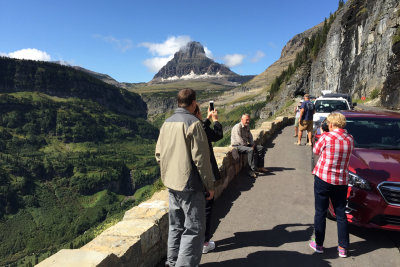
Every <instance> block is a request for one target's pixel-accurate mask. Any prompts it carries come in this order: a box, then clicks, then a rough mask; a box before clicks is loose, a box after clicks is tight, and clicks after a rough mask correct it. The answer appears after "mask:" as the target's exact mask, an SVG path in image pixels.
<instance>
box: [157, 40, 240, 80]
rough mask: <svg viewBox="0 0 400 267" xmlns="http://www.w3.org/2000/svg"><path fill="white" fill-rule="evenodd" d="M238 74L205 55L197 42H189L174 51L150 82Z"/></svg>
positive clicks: (234, 75)
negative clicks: (170, 58)
mask: <svg viewBox="0 0 400 267" xmlns="http://www.w3.org/2000/svg"><path fill="white" fill-rule="evenodd" d="M227 76H228V77H229V76H233V77H236V76H239V75H238V74H236V73H234V72H232V71H231V70H230V69H229V68H228V67H226V66H224V65H221V64H218V63H216V62H214V61H213V60H212V59H210V58H208V57H207V56H206V53H205V51H204V47H203V46H202V45H201V44H200V43H199V42H190V43H188V44H187V45H186V46H185V47H183V48H181V49H180V50H179V51H178V52H176V53H175V55H174V58H173V59H172V60H170V61H169V62H168V63H167V65H165V66H164V67H162V68H161V70H160V71H159V72H158V73H157V74H156V75H155V76H154V78H153V80H152V81H151V82H152V83H157V82H167V81H174V80H180V79H197V78H205V79H207V78H223V77H227Z"/></svg>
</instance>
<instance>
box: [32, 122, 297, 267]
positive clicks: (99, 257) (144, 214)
mask: <svg viewBox="0 0 400 267" xmlns="http://www.w3.org/2000/svg"><path fill="white" fill-rule="evenodd" d="M293 122H294V117H289V118H288V117H279V118H277V119H275V120H274V121H273V122H264V123H263V124H262V125H261V127H260V128H258V129H254V130H251V132H252V134H253V138H254V141H255V142H256V144H265V143H266V142H267V141H268V140H269V139H271V137H272V136H273V135H274V134H276V132H277V131H279V130H280V129H282V128H284V127H285V126H287V125H291V124H293ZM267 153H268V152H267ZM214 154H215V158H216V159H217V163H218V166H219V169H220V172H221V176H222V179H221V180H220V181H218V182H217V184H216V188H215V198H218V197H219V196H220V195H221V194H222V192H223V191H224V190H225V188H226V187H227V186H228V184H229V183H230V181H232V179H234V178H235V177H236V176H237V175H238V173H239V172H240V171H241V170H242V169H243V168H244V167H246V166H247V157H246V155H243V154H242V155H240V154H239V153H238V151H237V149H235V148H233V147H215V148H214ZM167 236H168V192H167V190H163V191H160V192H157V193H156V194H154V195H153V197H152V198H151V199H150V200H148V201H146V202H143V203H141V204H140V205H139V206H136V207H133V208H132V209H130V210H128V211H127V212H126V213H125V216H124V218H123V219H122V221H120V222H119V223H117V224H115V225H114V226H111V227H110V228H108V229H107V230H105V231H104V232H103V233H101V234H100V235H99V236H97V237H96V238H95V239H93V240H92V241H90V242H89V243H87V244H86V245H84V246H83V247H81V248H80V249H62V250H60V251H59V252H57V253H56V254H54V255H52V256H51V257H49V258H47V259H45V260H44V261H42V262H40V263H39V264H38V265H36V266H40V267H48V266H54V267H55V266H57V267H59V266H63V267H77V266H79V267H89V266H96V267H114V266H140V267H147V266H149V267H152V266H155V265H156V264H157V263H159V262H160V261H161V260H162V259H163V258H164V257H165V256H166V253H167V252H166V251H167V250H166V246H167Z"/></svg>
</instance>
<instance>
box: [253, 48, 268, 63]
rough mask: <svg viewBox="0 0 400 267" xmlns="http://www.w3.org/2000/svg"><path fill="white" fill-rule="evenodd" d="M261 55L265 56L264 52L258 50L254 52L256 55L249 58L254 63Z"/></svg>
mask: <svg viewBox="0 0 400 267" xmlns="http://www.w3.org/2000/svg"><path fill="white" fill-rule="evenodd" d="M263 57H265V54H264V52H263V51H261V50H258V51H257V52H256V55H255V56H254V57H253V58H251V59H250V61H251V62H253V63H256V62H258V61H260V60H261V59H262V58H263Z"/></svg>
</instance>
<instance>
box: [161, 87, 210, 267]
mask: <svg viewBox="0 0 400 267" xmlns="http://www.w3.org/2000/svg"><path fill="white" fill-rule="evenodd" d="M177 99H178V108H177V109H176V110H175V112H174V114H173V115H172V116H171V117H169V118H168V119H166V120H165V122H164V124H163V125H162V127H161V129H160V135H159V137H158V140H157V146H156V152H155V156H156V160H157V162H159V163H160V170H161V180H162V181H163V183H164V185H165V186H166V187H167V188H168V192H169V231H168V250H167V261H166V265H167V266H198V265H199V264H200V259H201V255H202V249H203V242H204V231H205V199H204V193H203V192H204V189H206V190H207V191H208V192H209V193H210V196H209V197H208V198H207V199H212V198H213V197H214V180H215V179H214V175H213V172H212V167H211V163H210V151H209V147H208V141H207V136H206V133H205V132H204V129H203V126H202V124H201V121H199V120H198V119H197V118H196V117H195V116H194V115H193V114H192V113H193V111H194V110H195V108H196V105H197V103H196V93H195V92H194V91H193V90H192V89H183V90H181V91H179V93H178V97H177Z"/></svg>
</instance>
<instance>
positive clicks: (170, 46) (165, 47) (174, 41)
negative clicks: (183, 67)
mask: <svg viewBox="0 0 400 267" xmlns="http://www.w3.org/2000/svg"><path fill="white" fill-rule="evenodd" d="M190 41H192V39H191V38H190V36H187V35H181V36H177V37H175V36H171V37H169V38H168V39H167V40H166V41H165V42H164V43H148V42H144V43H141V44H139V46H143V47H147V48H148V49H149V52H150V53H151V54H153V55H157V56H162V57H165V56H170V55H173V54H175V53H176V52H178V51H179V49H180V48H181V47H182V46H185V45H186V44H187V43H189V42H190Z"/></svg>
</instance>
